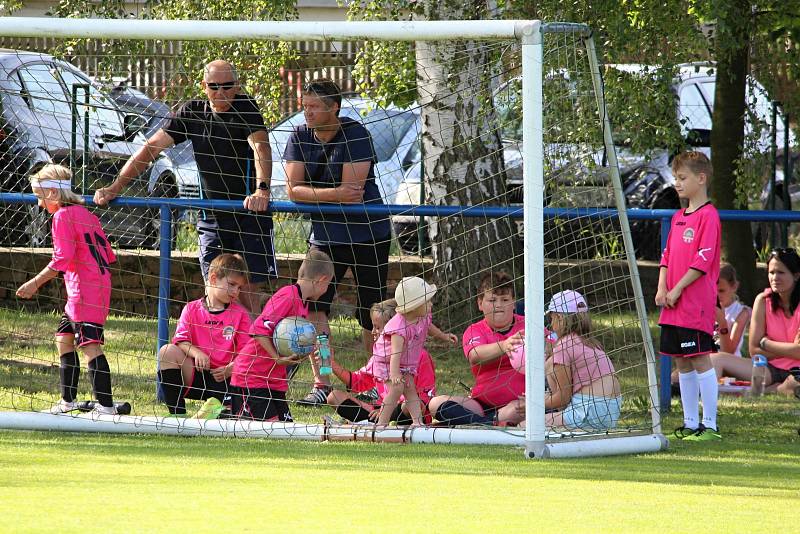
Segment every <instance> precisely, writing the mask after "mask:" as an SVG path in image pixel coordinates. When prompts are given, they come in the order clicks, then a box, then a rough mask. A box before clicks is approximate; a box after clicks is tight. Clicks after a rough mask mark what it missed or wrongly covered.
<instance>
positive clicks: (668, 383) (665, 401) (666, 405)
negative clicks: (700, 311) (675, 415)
mask: <svg viewBox="0 0 800 534" xmlns="http://www.w3.org/2000/svg"><path fill="white" fill-rule="evenodd" d="M671 222H672V221H671V219H669V218H664V219H661V250H662V251H663V250H664V249H665V248H666V247H667V238H668V237H669V227H670V223H671ZM660 260H661V258H660V257H659V261H660ZM659 276H661V273H660V270H659ZM658 368H659V369H658V378H659V384H658V398H659V404H660V407H661V413H662V414H665V413H669V411H670V404H671V402H672V358H670V357H669V356H665V355H663V354H661V356H660V358H659V366H658Z"/></svg>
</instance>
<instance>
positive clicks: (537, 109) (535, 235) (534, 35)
mask: <svg viewBox="0 0 800 534" xmlns="http://www.w3.org/2000/svg"><path fill="white" fill-rule="evenodd" d="M566 34H569V35H570V36H577V37H575V39H576V42H579V43H581V44H582V46H583V47H584V49H583V50H582V51H581V57H583V58H585V59H586V60H587V61H588V69H589V70H588V71H587V72H590V75H591V78H590V80H587V81H586V82H587V83H588V84H589V86H590V87H591V89H592V90H593V93H594V99H595V100H594V104H595V106H596V108H595V109H594V110H593V111H592V112H591V113H589V115H594V116H595V118H596V125H594V126H592V128H594V129H595V130H596V131H597V132H600V135H601V136H602V139H601V140H599V144H601V145H602V146H603V149H602V151H603V152H604V154H605V159H606V160H607V162H606V163H607V164H606V165H605V167H604V168H605V171H604V172H605V173H606V174H604V176H606V177H607V178H608V183H607V184H606V185H607V188H608V191H609V192H610V195H611V203H610V204H608V205H605V206H596V207H598V208H605V211H604V210H603V209H599V210H593V209H592V208H593V206H591V205H589V206H576V209H575V210H573V212H572V213H573V214H574V215H575V217H580V218H581V219H580V220H581V221H582V222H581V225H582V226H581V228H580V229H579V230H575V234H574V235H575V236H578V235H580V236H584V235H587V234H592V233H593V232H594V229H593V227H592V226H591V225H592V224H594V223H595V222H596V221H606V220H612V221H613V223H612V224H613V225H614V228H615V230H613V232H614V234H613V242H614V246H616V247H619V249H618V250H617V249H615V251H614V252H613V253H603V252H597V253H596V254H594V256H593V257H592V258H593V261H594V259H595V257H596V258H597V262H595V263H593V264H592V265H599V262H600V261H602V260H604V259H605V260H607V263H606V264H603V266H602V267H593V269H601V268H602V269H606V268H608V269H611V270H610V271H609V272H611V273H612V275H611V276H613V277H614V284H615V287H616V286H624V287H625V289H624V294H623V293H622V291H623V290H621V289H614V288H609V289H608V290H607V294H608V297H607V298H608V299H609V300H613V299H614V298H615V296H618V297H619V300H620V301H623V300H624V304H621V305H620V307H619V308H615V307H614V305H612V304H608V305H607V306H606V305H605V304H604V306H606V307H604V308H603V309H607V310H610V311H609V315H611V314H613V313H617V311H618V310H622V309H623V308H624V310H625V313H628V312H630V315H631V317H633V318H632V319H626V321H628V322H626V323H625V325H626V326H630V325H631V324H635V325H637V326H638V328H639V332H638V334H637V335H638V338H637V339H636V340H635V341H630V340H627V338H626V343H628V345H627V347H626V354H627V353H630V352H635V351H636V350H638V351H640V352H639V354H640V356H641V359H642V362H641V365H642V370H643V371H642V377H645V376H646V383H645V382H642V383H641V384H640V386H641V387H640V389H637V390H636V393H634V394H635V395H638V396H640V397H641V399H643V401H642V402H645V403H646V407H645V408H643V411H647V412H649V421H648V422H647V423H643V424H639V425H633V426H632V427H631V428H629V429H628V430H626V431H620V432H610V431H609V432H605V431H603V432H585V433H581V432H565V433H561V432H553V431H552V430H550V429H548V427H547V426H546V414H545V404H544V399H545V353H544V351H541V350H532V351H528V358H527V361H526V367H525V375H526V377H525V405H526V413H527V425H526V427H525V430H524V432H523V431H521V430H516V429H509V430H505V429H504V430H474V431H473V430H472V429H454V430H451V429H425V428H422V429H416V428H415V429H411V430H409V431H402V430H397V429H387V430H383V431H371V432H372V433H371V434H370V435H369V436H367V431H362V430H355V431H354V430H352V429H342V428H337V427H335V426H334V427H331V426H330V425H328V424H326V425H312V424H302V423H293V424H289V423H287V424H282V423H264V424H261V423H252V422H251V423H243V422H232V421H227V422H226V421H211V422H205V423H204V422H197V423H195V422H190V421H189V420H187V421H186V422H180V423H176V422H174V420H173V422H171V423H168V422H165V421H166V419H165V418H160V417H156V416H153V417H130V418H128V417H125V416H114V417H99V418H98V417H97V416H95V417H94V418H89V417H88V416H79V417H64V416H55V415H41V414H36V415H35V416H34V415H31V416H30V417H26V416H25V413H20V412H17V413H13V412H8V413H6V412H3V413H0V428H33V429H42V428H54V429H59V430H79V431H87V430H91V429H92V428H93V426H92V425H95V426H94V428H95V429H102V431H122V432H126V431H129V432H139V431H144V432H155V431H158V432H162V431H163V432H165V433H175V434H204V435H247V436H254V435H264V436H272V437H299V438H300V439H337V437H336V436H339V438H338V439H364V440H370V439H371V440H376V441H378V440H380V438H381V433H383V434H384V436H385V441H409V442H427V443H432V442H450V443H472V442H474V443H498V444H500V443H505V444H514V445H522V446H524V448H525V451H526V457H530V458H548V457H553V458H556V457H571V456H590V455H610V454H628V453H641V452H654V451H658V450H663V449H665V448H666V446H667V440H666V438H665V437H664V436H663V435H662V432H661V423H660V417H661V416H660V407H659V399H658V387H657V381H656V380H657V379H656V358H655V354H654V350H653V344H652V340H651V336H650V329H649V325H648V318H647V312H646V309H645V302H644V297H643V294H642V288H641V283H640V279H639V274H638V269H637V264H636V260H635V254H634V247H633V243H632V240H631V234H630V231H629V227H628V220H627V216H626V213H625V198H624V194H623V190H622V183H621V179H620V171H619V166H618V162H617V156H616V152H615V148H614V142H613V139H612V130H611V124H610V122H609V119H608V115H607V113H606V105H605V99H604V95H603V84H602V78H601V68H600V64H599V62H598V59H597V53H596V50H595V44H594V41H593V38H592V33H591V29H590V28H589V27H588V26H585V25H579V24H571V23H546V22H542V21H522V20H480V21H402V22H378V21H374V22H373V21H370V22H256V21H247V22H231V21H188V20H184V21H167V20H92V19H56V18H23V17H4V18H0V37H36V36H48V37H51V38H56V39H68V38H69V39H77V38H82V39H114V40H128V39H137V40H139V39H141V40H154V39H161V40H180V41H196V40H204V41H205V40H209V41H210V40H221V41H235V40H256V41H331V40H333V41H376V42H383V41H401V42H421V41H428V42H443V41H456V40H486V41H498V40H499V41H508V42H516V43H518V45H519V50H520V69H519V73H520V74H519V79H520V80H521V93H520V94H521V110H522V120H521V126H522V132H523V135H522V142H521V151H520V152H521V155H522V161H523V162H524V165H522V182H523V184H524V185H523V214H524V219H523V220H524V223H523V226H524V241H523V248H522V250H523V254H522V256H523V258H522V262H523V264H524V274H522V275H520V276H519V277H518V280H519V281H520V282H521V283H524V303H525V312H526V313H525V345H526V346H527V347H544V346H545V344H546V340H545V334H544V332H545V331H546V329H545V316H544V313H543V312H544V311H545V310H546V308H547V299H549V298H550V297H551V296H552V294H553V293H554V292H555V291H554V290H553V289H552V288H550V287H548V286H547V283H548V280H549V278H548V277H551V276H552V274H548V271H547V270H546V263H547V262H546V257H545V256H546V252H545V251H546V248H547V247H548V244H547V243H549V242H550V239H551V237H550V233H551V229H550V227H549V226H548V223H547V221H548V220H549V219H552V218H553V215H551V214H550V213H549V212H548V206H554V205H555V206H556V207H560V208H569V205H557V204H553V203H552V202H551V203H550V204H548V202H550V201H549V200H548V199H552V198H553V194H554V193H553V189H552V188H549V187H550V186H547V181H548V180H549V178H548V173H555V174H557V171H558V170H559V169H556V168H554V164H553V161H554V159H556V158H555V156H553V155H552V154H550V156H548V154H547V153H548V151H554V150H556V149H555V148H553V147H554V146H555V144H557V143H555V142H553V141H552V140H549V139H548V138H547V134H546V132H547V128H548V125H547V124H546V120H547V117H546V113H545V111H544V110H545V108H546V107H547V105H548V103H547V102H546V100H545V98H546V97H545V92H544V90H543V87H544V85H545V84H546V83H547V81H548V80H550V79H553V78H554V77H559V76H561V74H560V73H558V72H554V71H553V70H552V69H549V70H548V67H546V66H545V60H544V56H545V50H544V47H545V46H546V45H545V41H546V38H547V37H548V36H560V35H566ZM564 78H565V80H566V85H568V86H570V87H571V86H572V85H574V84H576V83H577V82H576V81H575V80H570V79H569V77H568V76H566V77H564ZM562 81H563V80H562ZM569 90H570V89H567V92H569ZM567 98H569V96H567ZM593 131H594V130H593ZM566 145H567V144H566V143H565V142H564V141H563V140H562V141H560V145H559V146H562V147H563V146H566ZM581 150H584V149H581ZM585 150H588V149H585ZM276 156H277V157H280V155H275V154H273V157H276ZM582 157H583V156H582ZM586 157H588V156H586ZM588 158H589V159H591V158H590V157H588ZM598 165H599V164H598ZM552 187H558V186H552ZM584 207H585V208H586V209H585V210H584ZM614 209H615V210H616V212H614V213H613V214H611V215H609V213H610V212H611V211H613V210H614ZM555 217H557V218H568V217H570V215H569V214H568V213H566V212H563V213H562V212H559V214H557V215H556V216H555ZM575 239H577V237H576V238H575ZM595 239H597V240H600V239H609V238H607V237H602V238H601V237H600V236H597V237H595ZM604 256H605V257H604ZM576 263H579V262H576ZM565 265H566V264H565ZM570 265H572V264H570ZM574 268H575V269H577V270H578V271H580V270H581V266H580V265H579V264H578V265H577V266H574ZM586 269H587V270H588V267H587V268H586ZM613 273H616V274H613ZM454 283H456V282H454ZM470 283H471V281H470ZM587 284H588V283H587ZM611 284H612V283H611V282H609V286H610V285H611ZM558 287H559V288H560V289H565V287H563V286H558ZM600 291H601V290H600V289H598V290H597V292H598V293H599V292H600ZM615 292H617V293H615ZM473 300H474V299H473ZM590 306H593V303H590ZM626 317H627V315H626ZM620 324H621V323H619V322H618V320H617V319H615V318H610V319H608V325H607V328H608V330H609V332H611V331H613V330H614V329H615V328H621V326H620ZM626 332H627V330H626ZM611 333H613V332H611ZM609 335H610V334H609ZM627 335H628V334H626V336H627ZM606 348H607V349H609V347H606ZM608 352H609V353H611V352H612V351H611V350H608ZM612 359H613V358H612ZM643 380H645V379H644V378H643ZM637 387H639V386H637ZM623 389H624V388H623ZM626 391H627V390H626ZM631 391H633V390H632V389H631ZM634 394H632V395H634ZM0 409H7V408H6V407H0ZM26 421H27V422H28V423H26ZM71 425H75V428H70V426H71ZM256 427H258V428H256ZM279 428H280V430H278V429H279ZM437 433H438V434H437ZM437 436H442V437H441V438H437ZM491 436H496V437H491Z"/></svg>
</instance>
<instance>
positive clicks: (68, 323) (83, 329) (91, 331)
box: [56, 313, 105, 347]
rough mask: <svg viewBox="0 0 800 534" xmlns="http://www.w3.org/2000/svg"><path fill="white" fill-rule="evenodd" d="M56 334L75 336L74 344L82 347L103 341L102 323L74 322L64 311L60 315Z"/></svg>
mask: <svg viewBox="0 0 800 534" xmlns="http://www.w3.org/2000/svg"><path fill="white" fill-rule="evenodd" d="M56 335H57V336H75V345H76V346H78V347H82V346H84V345H92V344H94V343H99V344H101V345H102V344H103V343H105V337H104V335H103V325H101V324H96V323H76V322H73V321H72V320H70V318H69V317H68V316H67V314H66V313H65V314H64V315H62V316H61V322H60V323H58V330H56Z"/></svg>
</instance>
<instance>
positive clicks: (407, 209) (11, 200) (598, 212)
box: [0, 193, 800, 411]
mask: <svg viewBox="0 0 800 534" xmlns="http://www.w3.org/2000/svg"><path fill="white" fill-rule="evenodd" d="M84 198H85V199H86V203H87V204H89V205H92V204H93V200H92V197H90V196H85V197H84ZM36 201H37V199H36V197H35V196H34V195H31V194H24V193H0V203H8V204H35V203H36ZM111 204H112V205H114V206H120V207H129V208H150V209H152V208H160V214H161V242H160V248H159V250H160V264H159V284H158V345H157V348H161V346H162V345H164V344H165V343H167V342H168V341H169V300H170V291H169V289H170V278H171V275H172V272H171V265H170V257H171V255H172V250H171V246H170V245H171V243H172V210H174V209H177V210H183V209H217V210H225V211H243V210H244V207H243V206H242V203H241V202H240V201H230V200H199V199H182V198H181V199H178V198H137V197H119V198H117V199H115V200H113V201H112V203H111ZM270 211H271V212H272V213H310V214H315V213H337V214H343V213H344V214H347V213H352V214H363V213H365V212H367V213H369V214H375V215H413V216H422V217H447V216H454V215H460V216H463V217H489V218H497V217H511V218H514V219H521V218H522V206H508V207H505V206H405V205H394V204H390V205H342V204H296V203H294V202H289V201H274V202H270ZM675 211H676V210H668V209H658V210H646V209H637V208H632V209H628V210H626V213H627V215H628V218H629V219H639V220H652V221H660V223H661V247H662V248H663V247H665V246H666V243H667V236H668V234H669V226H670V220H671V219H672V216H673V215H674V213H675ZM542 214H543V216H544V217H547V218H553V217H559V218H567V219H568V218H577V217H590V218H596V219H606V218H610V217H615V216H616V215H617V210H616V209H611V208H544V209H543V210H542ZM719 214H720V218H721V219H722V220H723V221H744V222H798V221H800V211H767V210H754V211H750V210H721V211H720V212H719ZM659 367H660V374H659V397H660V400H661V406H662V410H665V411H666V410H669V405H670V402H669V399H670V385H671V384H670V372H671V368H672V362H671V361H670V358H669V357H667V356H662V357H661V365H660V366H659Z"/></svg>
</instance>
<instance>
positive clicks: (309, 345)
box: [272, 317, 317, 356]
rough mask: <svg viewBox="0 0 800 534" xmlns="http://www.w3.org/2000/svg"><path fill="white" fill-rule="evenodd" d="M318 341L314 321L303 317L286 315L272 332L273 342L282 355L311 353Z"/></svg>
mask: <svg viewBox="0 0 800 534" xmlns="http://www.w3.org/2000/svg"><path fill="white" fill-rule="evenodd" d="M316 342H317V329H316V328H314V323H312V322H311V321H309V320H308V319H304V318H303V317H285V318H284V319H281V320H280V322H278V324H277V325H276V326H275V331H274V332H272V343H273V344H274V345H275V349H276V350H277V351H278V354H280V355H281V356H291V355H293V354H301V355H305V354H311V352H312V351H313V350H314V346H315V344H316Z"/></svg>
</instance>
